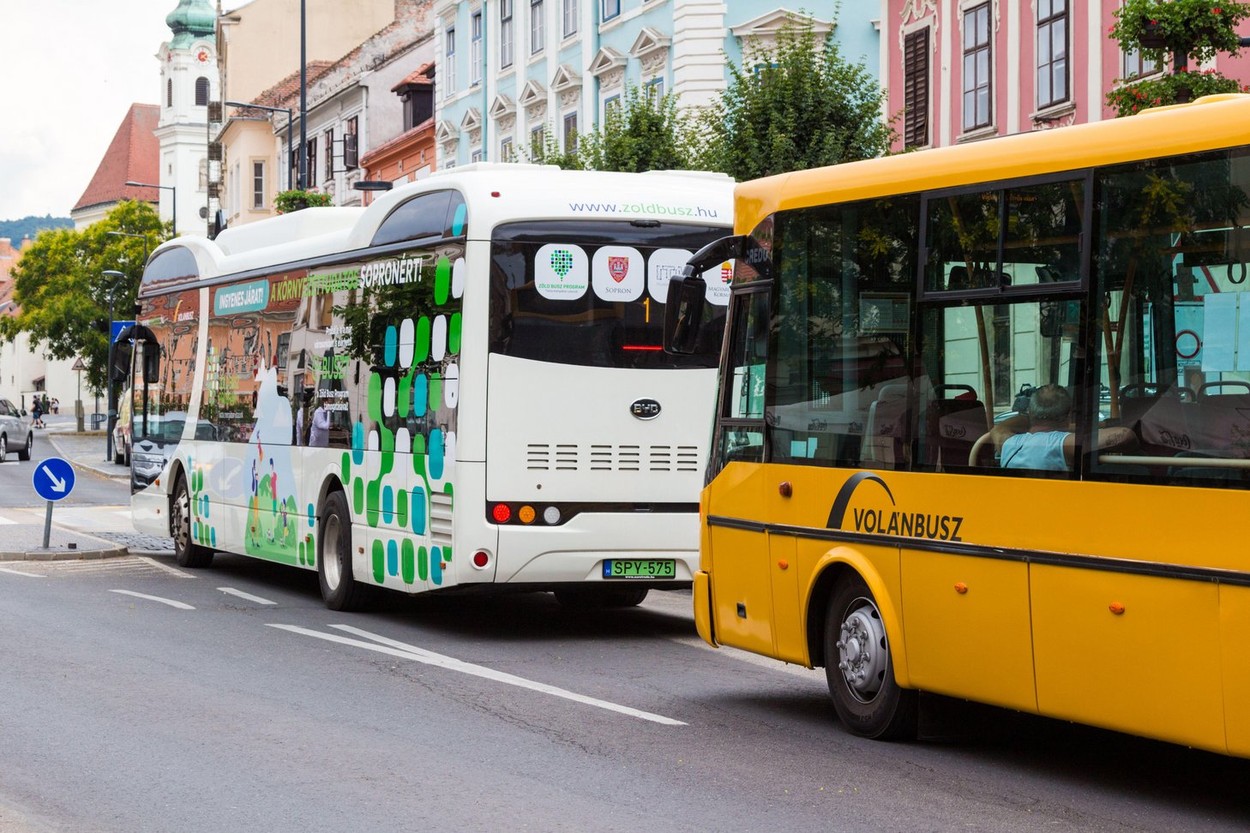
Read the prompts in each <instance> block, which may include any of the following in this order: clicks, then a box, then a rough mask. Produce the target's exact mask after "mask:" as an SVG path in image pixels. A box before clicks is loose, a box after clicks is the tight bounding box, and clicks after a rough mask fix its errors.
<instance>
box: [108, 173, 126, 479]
mask: <svg viewBox="0 0 1250 833" xmlns="http://www.w3.org/2000/svg"><path fill="white" fill-rule="evenodd" d="M127 184H129V183H127ZM102 274H103V275H104V277H106V278H109V279H110V280H112V281H113V286H112V287H111V288H110V289H109V354H108V366H107V367H106V368H105V373H104V377H105V379H107V381H108V388H107V390H108V395H107V398H106V405H105V407H107V408H108V419H107V420H106V422H105V429H104V437H105V439H104V462H106V463H111V462H113V425H114V423H115V422H116V421H117V400H116V398H115V397H114V395H113V301H114V300H116V298H117V281H118V280H123V281H124V280H128V278H127V277H126V273H125V272H119V271H117V270H116V269H105V270H104V272H103V273H102Z"/></svg>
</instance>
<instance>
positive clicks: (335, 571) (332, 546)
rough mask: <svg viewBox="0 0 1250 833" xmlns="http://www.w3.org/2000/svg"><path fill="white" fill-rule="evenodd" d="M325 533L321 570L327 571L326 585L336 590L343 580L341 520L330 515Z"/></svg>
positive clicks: (322, 540)
mask: <svg viewBox="0 0 1250 833" xmlns="http://www.w3.org/2000/svg"><path fill="white" fill-rule="evenodd" d="M325 525H326V527H325V532H324V534H323V537H322V539H321V547H322V550H323V552H322V553H321V569H322V570H324V571H325V577H326V585H327V586H328V587H329V588H330V589H331V590H334V589H336V588H337V587H338V586H339V582H340V581H342V580H343V564H342V562H340V561H339V558H340V556H341V553H340V552H339V518H338V515H330V516H329V517H328V518H326V520H325Z"/></svg>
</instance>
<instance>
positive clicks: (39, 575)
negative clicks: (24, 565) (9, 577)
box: [0, 567, 47, 578]
mask: <svg viewBox="0 0 1250 833" xmlns="http://www.w3.org/2000/svg"><path fill="white" fill-rule="evenodd" d="M0 573H12V574H13V575H15V576H26V577H27V578H47V576H45V575H44V574H43V573H27V572H23V571H22V570H13V569H10V568H9V567H0Z"/></svg>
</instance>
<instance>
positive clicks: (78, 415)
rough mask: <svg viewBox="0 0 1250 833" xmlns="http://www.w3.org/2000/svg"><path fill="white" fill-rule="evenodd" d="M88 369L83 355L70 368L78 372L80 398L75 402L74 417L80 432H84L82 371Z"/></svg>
mask: <svg viewBox="0 0 1250 833" xmlns="http://www.w3.org/2000/svg"><path fill="white" fill-rule="evenodd" d="M86 369H87V365H86V364H84V363H83V360H82V356H79V357H78V358H77V359H75V360H74V366H73V367H71V368H70V370H72V371H74V372H75V373H77V374H78V399H77V400H76V401H75V402H74V419H75V420H76V421H77V424H78V433H79V434H81V433H82V372H83V371H84V370H86Z"/></svg>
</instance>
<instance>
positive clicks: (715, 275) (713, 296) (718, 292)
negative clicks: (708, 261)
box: [703, 260, 734, 307]
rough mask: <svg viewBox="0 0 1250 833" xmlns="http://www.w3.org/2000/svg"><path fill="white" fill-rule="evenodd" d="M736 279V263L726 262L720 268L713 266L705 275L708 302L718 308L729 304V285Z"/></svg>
mask: <svg viewBox="0 0 1250 833" xmlns="http://www.w3.org/2000/svg"><path fill="white" fill-rule="evenodd" d="M733 278H734V262H733V261H732V260H726V261H725V262H724V263H722V264H721V265H720V266H713V267H712V268H711V269H708V270H707V271H706V272H704V273H703V280H705V281H706V282H707V302H708V303H709V304H714V305H716V306H718V307H723V306H725V305H727V304H728V303H729V284H730V283H731V282H732V281H733Z"/></svg>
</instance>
